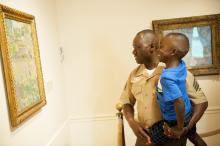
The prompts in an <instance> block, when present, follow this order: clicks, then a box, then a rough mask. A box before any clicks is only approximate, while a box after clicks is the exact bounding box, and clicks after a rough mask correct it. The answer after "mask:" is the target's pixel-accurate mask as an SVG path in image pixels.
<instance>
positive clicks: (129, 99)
mask: <svg viewBox="0 0 220 146" xmlns="http://www.w3.org/2000/svg"><path fill="white" fill-rule="evenodd" d="M119 102H120V103H122V104H123V105H124V104H131V105H132V106H134V104H135V102H136V100H135V98H134V95H133V94H132V93H131V74H130V76H129V78H128V80H127V82H126V85H125V87H124V90H123V91H122V94H121V96H120V98H119Z"/></svg>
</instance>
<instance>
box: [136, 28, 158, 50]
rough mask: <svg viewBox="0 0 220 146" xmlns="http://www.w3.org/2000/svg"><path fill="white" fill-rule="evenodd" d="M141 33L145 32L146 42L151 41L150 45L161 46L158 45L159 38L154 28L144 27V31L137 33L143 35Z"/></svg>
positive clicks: (144, 38)
mask: <svg viewBox="0 0 220 146" xmlns="http://www.w3.org/2000/svg"><path fill="white" fill-rule="evenodd" d="M141 34H143V40H144V41H145V42H146V43H150V45H151V46H152V47H155V48H159V46H158V38H157V35H156V34H155V32H154V31H153V30H151V29H144V30H142V31H140V32H138V33H137V35H141ZM137 35H136V36H137Z"/></svg>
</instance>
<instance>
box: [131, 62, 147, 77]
mask: <svg viewBox="0 0 220 146" xmlns="http://www.w3.org/2000/svg"><path fill="white" fill-rule="evenodd" d="M144 69H145V66H144V64H140V65H138V66H136V67H135V68H134V69H133V70H132V71H131V73H130V75H131V76H138V75H139V74H142V73H143V71H144Z"/></svg>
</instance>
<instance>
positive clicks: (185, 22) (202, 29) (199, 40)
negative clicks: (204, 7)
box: [152, 14, 220, 75]
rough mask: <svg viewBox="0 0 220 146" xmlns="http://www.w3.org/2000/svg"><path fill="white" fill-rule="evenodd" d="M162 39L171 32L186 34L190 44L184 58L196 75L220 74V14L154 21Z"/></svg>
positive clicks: (157, 32) (153, 23)
mask: <svg viewBox="0 0 220 146" xmlns="http://www.w3.org/2000/svg"><path fill="white" fill-rule="evenodd" d="M152 25H153V29H154V31H155V33H156V34H157V35H159V37H160V38H162V37H163V36H165V35H166V34H168V33H171V32H179V33H183V34H185V35H186V36H187V37H188V39H189V42H190V49H189V52H188V54H187V55H186V56H185V57H184V60H185V62H186V64H187V67H188V69H189V70H190V71H191V72H192V73H193V74H194V75H212V74H219V73H220V14H215V15H205V16H194V17H185V18H175V19H164V20H154V21H152Z"/></svg>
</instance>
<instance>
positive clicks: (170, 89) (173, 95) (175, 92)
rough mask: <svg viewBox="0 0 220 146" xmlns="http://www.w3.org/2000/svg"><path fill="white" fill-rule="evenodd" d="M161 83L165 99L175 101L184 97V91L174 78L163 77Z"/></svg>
mask: <svg viewBox="0 0 220 146" xmlns="http://www.w3.org/2000/svg"><path fill="white" fill-rule="evenodd" d="M161 84H162V88H163V97H164V100H165V101H173V100H175V99H177V98H180V97H182V92H181V90H180V89H179V87H178V86H177V84H176V82H175V80H172V79H170V78H163V79H162V80H161Z"/></svg>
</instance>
